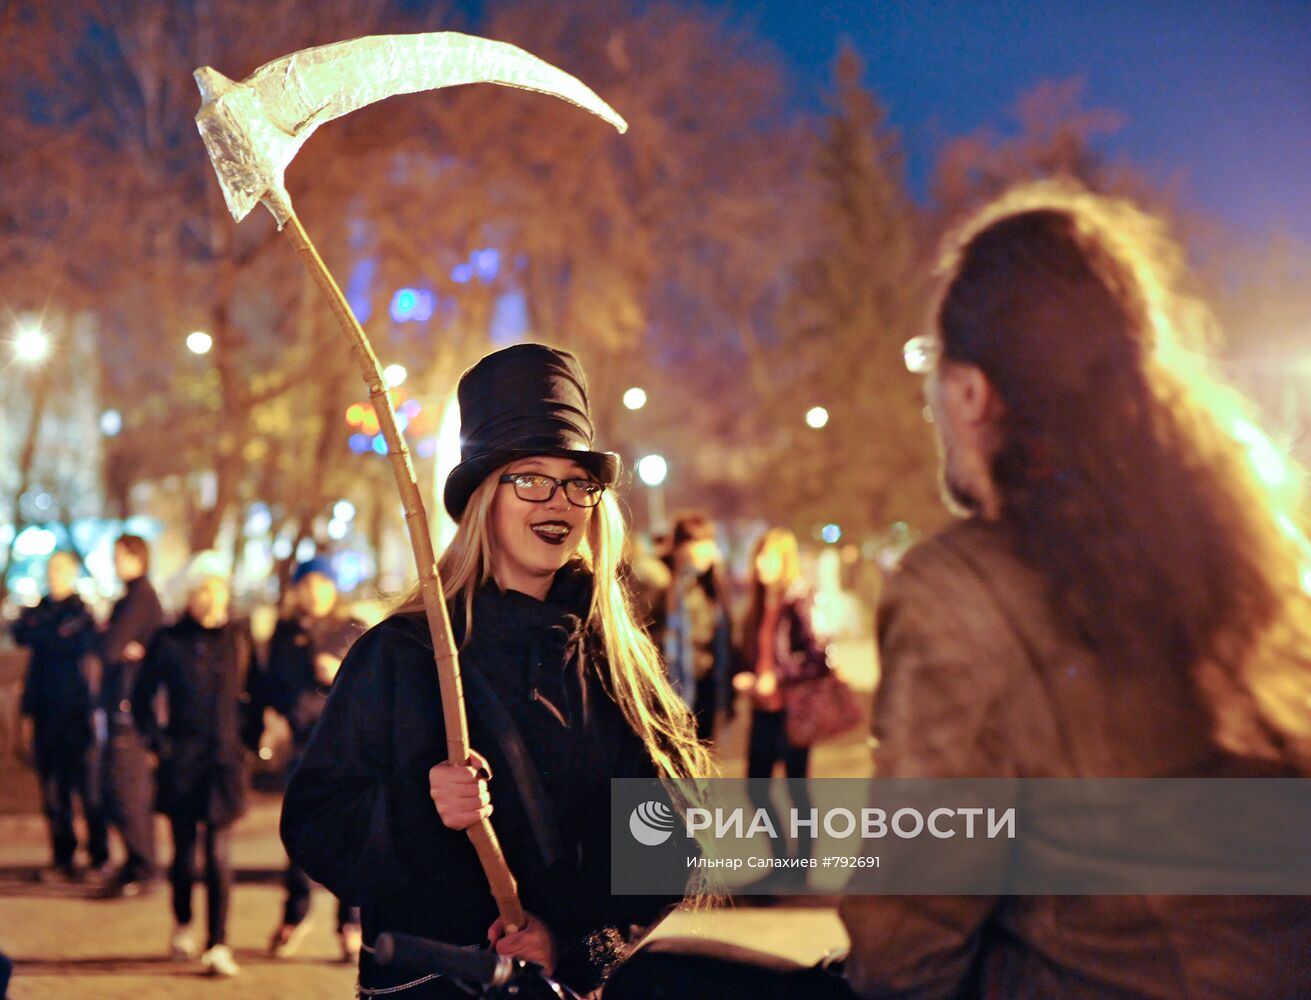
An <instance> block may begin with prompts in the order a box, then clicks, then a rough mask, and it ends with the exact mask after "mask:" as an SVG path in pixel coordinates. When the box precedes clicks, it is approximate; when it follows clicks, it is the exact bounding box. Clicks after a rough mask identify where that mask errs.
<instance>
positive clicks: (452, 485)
mask: <svg viewBox="0 0 1311 1000" xmlns="http://www.w3.org/2000/svg"><path fill="white" fill-rule="evenodd" d="M457 395H458V396H459V400H460V464H459V465H457V466H456V467H455V468H454V469H452V470H451V474H450V475H449V476H447V477H446V496H445V499H446V509H447V511H449V512H450V515H451V517H453V518H455V519H456V520H459V518H460V516H461V515H462V514H463V513H464V508H465V506H466V505H467V504H468V503H469V497H470V496H471V495H472V494H473V491H474V490H475V489H477V488H478V484H479V483H481V482H482V481H483V480H484V479H486V478H487V477H488V476H489V475H490V474H491V473H492V472H494V471H495V470H496V469H498V468H500V467H501V466H502V465H505V464H506V463H507V462H512V461H514V460H515V459H516V458H527V457H528V456H530V455H556V456H559V457H561V458H570V459H573V460H574V461H575V462H577V463H578V464H579V465H581V466H582V467H583V468H585V469H586V470H587V471H588V472H590V473H591V474H592V475H593V476H595V477H596V479H597V481H598V482H602V483H605V484H606V485H607V486H612V485H614V483H615V481H616V480H617V479H618V478H619V456H618V455H616V454H615V453H614V452H608V451H605V452H602V451H592V418H591V416H590V415H589V414H588V409H587V376H585V375H584V374H583V368H582V366H581V365H580V364H579V363H578V359H577V358H575V357H574V356H573V355H572V354H570V353H569V352H568V351H559V350H556V349H555V348H554V347H547V346H546V345H545V344H516V345H514V346H513V347H507V348H505V350H503V351H497V352H496V353H494V354H489V355H487V357H485V358H483V359H482V360H481V361H479V362H478V363H477V364H476V365H474V366H473V367H472V368H470V369H469V370H468V371H467V372H465V373H464V374H463V375H461V376H460V386H459V389H458V391H457Z"/></svg>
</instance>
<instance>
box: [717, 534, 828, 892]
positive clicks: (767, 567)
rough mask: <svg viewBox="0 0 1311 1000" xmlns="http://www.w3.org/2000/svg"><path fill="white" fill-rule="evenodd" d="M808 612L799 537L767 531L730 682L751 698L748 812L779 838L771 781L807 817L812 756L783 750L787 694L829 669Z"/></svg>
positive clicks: (793, 871) (791, 874) (807, 845)
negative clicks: (783, 784)
mask: <svg viewBox="0 0 1311 1000" xmlns="http://www.w3.org/2000/svg"><path fill="white" fill-rule="evenodd" d="M811 604H812V598H811V595H810V593H809V591H808V590H807V588H806V585H805V581H803V580H802V578H801V558H800V554H799V553H798V551H797V539H796V536H795V535H793V534H792V532H790V531H788V530H786V529H784V528H770V529H769V530H768V531H766V532H765V533H764V534H763V535H761V536H760V539H759V541H757V542H756V545H755V549H754V551H753V553H752V557H751V584H750V594H749V596H748V603H747V611H746V617H745V619H744V620H743V623H742V646H741V648H742V655H741V658H740V660H739V664H740V666H741V667H742V668H743V669H742V672H741V673H739V674H737V675H736V677H735V678H734V687H735V688H736V689H737V690H739V691H744V692H746V693H748V694H749V695H750V698H751V731H750V735H749V737H748V739H747V778H748V779H749V780H748V782H747V789H748V792H749V794H750V796H751V802H752V804H753V805H754V806H755V807H756V808H757V809H764V810H766V811H767V813H768V814H769V816H770V819H771V821H772V822H773V824H774V829H776V830H785V829H787V826H786V825H785V824H783V823H781V822H779V819H778V816H777V814H776V813H775V811H774V806H773V804H772V803H771V801H770V795H769V788H770V779H771V778H772V777H773V775H774V769H775V767H776V766H778V765H779V764H782V765H783V770H784V773H785V774H786V775H787V777H788V778H789V779H790V780H789V782H788V787H789V789H790V790H791V792H792V797H793V803H792V804H793V806H794V807H795V809H796V810H797V812H798V813H799V814H801V815H806V814H808V813H809V812H810V795H809V792H808V790H807V786H806V779H807V777H808V774H809V768H810V748H809V747H797V746H793V745H792V744H791V743H789V742H788V738H787V707H786V703H785V701H784V692H785V689H786V687H787V685H788V684H789V683H790V682H795V681H798V680H801V679H802V678H805V677H811V676H814V675H816V674H818V673H821V672H823V671H824V670H825V669H827V666H826V659H825V652H824V647H823V646H822V645H821V644H820V642H819V641H818V639H817V638H816V637H815V628H814V624H813V621H812V616H811ZM795 710H796V709H794V711H795ZM770 845H771V847H773V848H774V850H775V852H776V853H778V854H779V855H780V856H782V852H784V851H785V850H786V847H787V844H786V841H785V840H784V839H783V838H771V840H770ZM813 846H814V841H813V835H812V834H811V833H809V832H808V828H806V827H804V826H803V827H802V828H801V831H800V832H799V839H798V843H797V854H796V856H797V857H798V858H802V859H804V858H808V857H810V855H811V853H812V848H813ZM774 871H775V872H777V876H776V877H774V879H773V880H774V881H778V882H784V883H785V882H787V881H788V880H789V879H791V880H793V881H802V882H804V881H805V874H806V873H805V869H804V868H777V869H774Z"/></svg>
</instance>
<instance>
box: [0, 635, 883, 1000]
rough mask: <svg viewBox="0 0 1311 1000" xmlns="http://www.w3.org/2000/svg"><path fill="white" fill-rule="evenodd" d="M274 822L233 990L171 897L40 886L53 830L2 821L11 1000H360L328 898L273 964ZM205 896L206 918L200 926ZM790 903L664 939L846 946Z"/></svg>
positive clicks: (863, 759)
mask: <svg viewBox="0 0 1311 1000" xmlns="http://www.w3.org/2000/svg"><path fill="white" fill-rule="evenodd" d="M839 663H840V664H841V666H842V668H843V670H844V672H846V673H847V674H848V675H849V676H851V678H852V680H853V682H854V683H855V684H856V685H857V686H859V687H861V688H864V689H866V690H868V689H871V688H872V684H873V655H872V650H871V647H870V645H869V644H868V643H850V644H846V645H844V646H843V647H842V648H841V649H840V650H839ZM744 739H745V736H744V731H743V725H742V720H741V719H740V718H739V720H738V721H737V722H735V723H733V724H732V725H730V726H729V728H728V729H727V730H726V732H725V733H724V739H723V741H722V753H723V767H724V773H725V775H726V776H740V775H741V774H742V759H743V752H744ZM868 760H869V751H868V748H867V746H866V743H865V740H864V737H863V734H861V735H854V734H853V735H852V736H850V737H849V738H847V739H843V740H839V741H836V742H834V743H832V744H826V745H824V746H822V747H820V748H819V749H818V750H817V751H816V753H815V756H814V760H813V764H812V773H814V774H816V775H820V776H835V775H852V776H855V775H865V774H868V771H869V764H868ZM33 780H34V779H33V778H32V776H31V775H30V774H28V773H24V772H21V771H19V770H17V769H15V768H14V767H13V766H12V765H9V766H6V767H4V768H0V785H3V786H5V787H4V789H3V792H2V793H0V801H4V802H18V803H21V802H22V801H24V799H25V798H26V796H25V794H24V793H23V792H22V789H21V788H20V787H18V786H17V784H16V783H19V782H24V781H25V782H33ZM29 787H31V786H30V785H29ZM277 813H278V801H277V799H276V798H273V797H259V798H257V799H256V801H255V804H254V806H253V808H252V809H251V811H250V812H249V813H248V814H247V816H246V817H244V818H243V819H242V820H241V822H240V823H239V824H238V826H237V829H236V834H235V843H234V857H235V862H236V865H237V869H238V884H237V887H236V890H235V891H234V893H233V903H232V914H231V917H230V922H229V928H230V929H229V943H230V944H231V945H232V947H233V950H234V951H235V953H236V956H237V961H238V962H239V963H241V966H242V975H241V976H240V977H238V978H237V979H235V980H210V979H206V978H203V977H202V976H201V975H200V972H199V967H198V965H195V966H193V965H188V964H185V963H182V964H180V963H174V962H171V961H169V960H168V959H167V958H166V957H165V956H166V954H167V944H168V937H169V932H170V930H171V924H172V920H171V916H170V914H169V906H168V897H167V891H166V889H165V890H162V891H157V892H156V893H154V894H153V895H151V896H149V897H146V898H143V899H134V900H125V901H112V902H110V901H99V900H93V899H89V898H88V892H89V889H88V887H85V886H75V885H66V884H59V885H36V884H33V883H32V882H31V881H29V880H28V873H29V872H30V871H31V870H32V868H33V867H35V866H37V865H39V864H41V863H43V862H44V861H45V860H46V859H47V848H46V833H45V826H44V821H43V820H42V819H41V818H40V817H39V816H34V815H31V814H30V813H24V814H19V815H0V950H3V951H4V952H6V953H7V954H8V955H9V956H10V957H11V958H13V959H14V961H15V963H16V965H17V970H16V972H15V975H14V979H13V982H12V983H11V985H10V991H9V996H10V997H13V998H15V1000H25V998H38V997H39V998H43V1000H44V998H78V1000H98V998H118V997H133V998H158V1000H173V998H177V1000H182V998H187V1000H190V998H194V997H197V996H200V997H203V998H205V1000H211V998H212V1000H221V998H224V997H246V998H262V997H269V998H273V997H279V998H288V997H306V998H311V997H312V998H319V997H349V996H351V995H352V994H353V985H354V981H355V976H354V971H353V969H351V968H350V967H347V966H345V965H342V964H341V962H340V961H339V960H338V949H337V941H336V937H335V935H334V934H333V933H332V932H333V929H334V928H333V920H334V916H335V909H334V906H335V904H334V901H333V900H332V898H331V897H330V896H329V895H328V894H327V893H326V892H323V891H322V890H318V891H316V893H315V897H314V903H313V908H312V910H311V914H310V920H311V921H312V922H313V928H312V931H311V933H310V935H309V936H308V938H307V939H306V942H305V944H304V945H303V946H302V948H301V950H300V952H299V953H298V954H297V955H296V957H295V958H293V959H289V960H284V961H276V960H274V959H272V958H270V957H269V956H268V954H267V951H266V946H267V943H268V939H269V936H270V935H271V934H272V932H273V929H274V926H275V925H276V923H277V921H278V918H279V916H280V912H281V902H282V890H281V887H280V883H279V879H280V874H281V866H282V865H283V863H284V858H285V856H284V855H283V853H282V847H281V845H280V843H279V842H278V839H277V833H276V829H277ZM160 843H161V845H165V846H164V850H163V852H162V853H163V854H164V856H167V854H168V847H167V844H168V837H167V833H166V832H165V830H164V828H163V826H162V825H161V827H160ZM200 892H201V890H198V893H197V904H198V914H197V915H198V918H199V917H200V916H202V915H203V909H199V906H200V904H201V902H202V901H201V897H200ZM793 902H794V903H795V904H796V905H792V906H781V907H772V908H757V907H752V908H747V907H738V906H732V905H730V906H729V907H726V908H725V909H722V910H720V911H717V912H713V913H709V914H684V913H678V914H675V915H674V916H673V917H671V918H670V919H669V920H668V921H666V923H665V924H664V925H662V927H661V928H660V929H659V930H658V932H657V933H658V934H660V935H687V934H692V935H697V936H704V937H708V938H713V939H722V940H728V941H734V942H736V943H739V944H745V945H748V946H750V947H754V948H760V949H763V950H766V951H771V952H774V953H775V954H781V955H786V956H789V957H792V958H795V959H798V960H801V961H814V960H816V959H818V958H819V957H820V956H822V955H823V954H825V953H826V952H828V951H829V950H831V949H833V948H837V947H843V946H845V944H846V937H845V934H844V932H843V930H842V927H841V924H840V923H839V922H838V920H837V917H836V914H835V913H834V912H833V910H832V908H831V907H826V906H823V905H813V904H815V903H818V902H820V901H818V900H813V901H810V902H811V904H812V905H805V904H806V901H803V900H794V901H793Z"/></svg>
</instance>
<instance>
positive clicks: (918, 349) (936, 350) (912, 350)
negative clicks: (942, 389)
mask: <svg viewBox="0 0 1311 1000" xmlns="http://www.w3.org/2000/svg"><path fill="white" fill-rule="evenodd" d="M901 356H902V357H903V358H904V359H905V361H906V370H907V371H909V372H911V373H912V374H914V375H927V374H928V373H929V372H931V371H933V370H934V369H935V368H937V367H938V360H939V359H940V358H941V357H942V341H941V340H939V339H938V337H937V336H936V335H935V334H932V333H921V334H920V335H919V336H918V337H911V338H910V340H908V341H906V346H905V347H903V348H902V349H901Z"/></svg>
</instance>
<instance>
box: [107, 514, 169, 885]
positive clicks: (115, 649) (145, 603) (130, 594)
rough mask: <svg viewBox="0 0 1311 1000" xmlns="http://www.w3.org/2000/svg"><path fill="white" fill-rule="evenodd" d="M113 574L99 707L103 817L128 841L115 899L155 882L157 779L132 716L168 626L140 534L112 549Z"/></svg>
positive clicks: (147, 549)
mask: <svg viewBox="0 0 1311 1000" xmlns="http://www.w3.org/2000/svg"><path fill="white" fill-rule="evenodd" d="M114 569H115V571H116V572H117V573H118V578H119V579H120V580H122V581H123V584H124V586H125V587H126V588H127V592H126V593H125V594H124V595H123V597H122V598H120V599H119V600H118V602H117V603H115V605H114V609H113V611H111V612H110V615H109V621H108V622H107V623H106V624H105V627H104V629H103V630H102V632H101V635H100V643H99V649H100V662H101V665H102V674H101V683H100V705H101V707H102V709H103V710H104V713H105V718H106V719H107V721H108V731H109V732H108V737H109V738H108V743H107V744H106V747H105V758H104V791H105V811H106V815H107V817H108V819H109V821H110V823H111V824H112V825H113V826H115V827H117V829H118V831H119V833H120V835H121V836H122V838H123V848H124V851H125V853H126V855H127V858H126V860H125V861H124V863H123V867H122V868H121V869H120V870H119V871H118V873H117V875H116V876H115V877H114V880H113V881H112V882H111V883H110V884H109V885H107V886H106V887H105V895H106V896H109V897H129V896H136V895H139V894H140V893H142V892H144V891H146V890H147V889H148V888H149V887H150V885H151V883H152V882H153V881H154V879H155V874H156V861H155V815H154V806H153V801H152V800H153V797H154V777H153V775H152V773H151V767H150V760H149V756H148V754H147V751H146V745H145V743H144V742H143V741H142V739H141V733H140V731H139V730H138V729H137V727H136V723H135V721H134V719H133V713H132V690H133V688H134V687H135V686H136V680H137V675H138V673H139V672H140V670H141V663H142V661H143V660H144V659H145V656H146V649H147V647H149V645H150V643H151V640H153V639H154V637H155V633H156V632H158V631H159V627H160V626H161V625H162V624H163V622H164V610H163V608H161V607H160V605H159V597H158V596H157V595H156V594H155V588H154V587H152V586H151V585H150V580H149V578H148V577H147V575H146V574H147V573H148V572H149V570H150V547H149V546H148V545H147V544H146V540H145V539H144V538H141V537H139V536H137V535H121V536H119V538H118V540H117V541H116V542H115V543H114Z"/></svg>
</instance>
